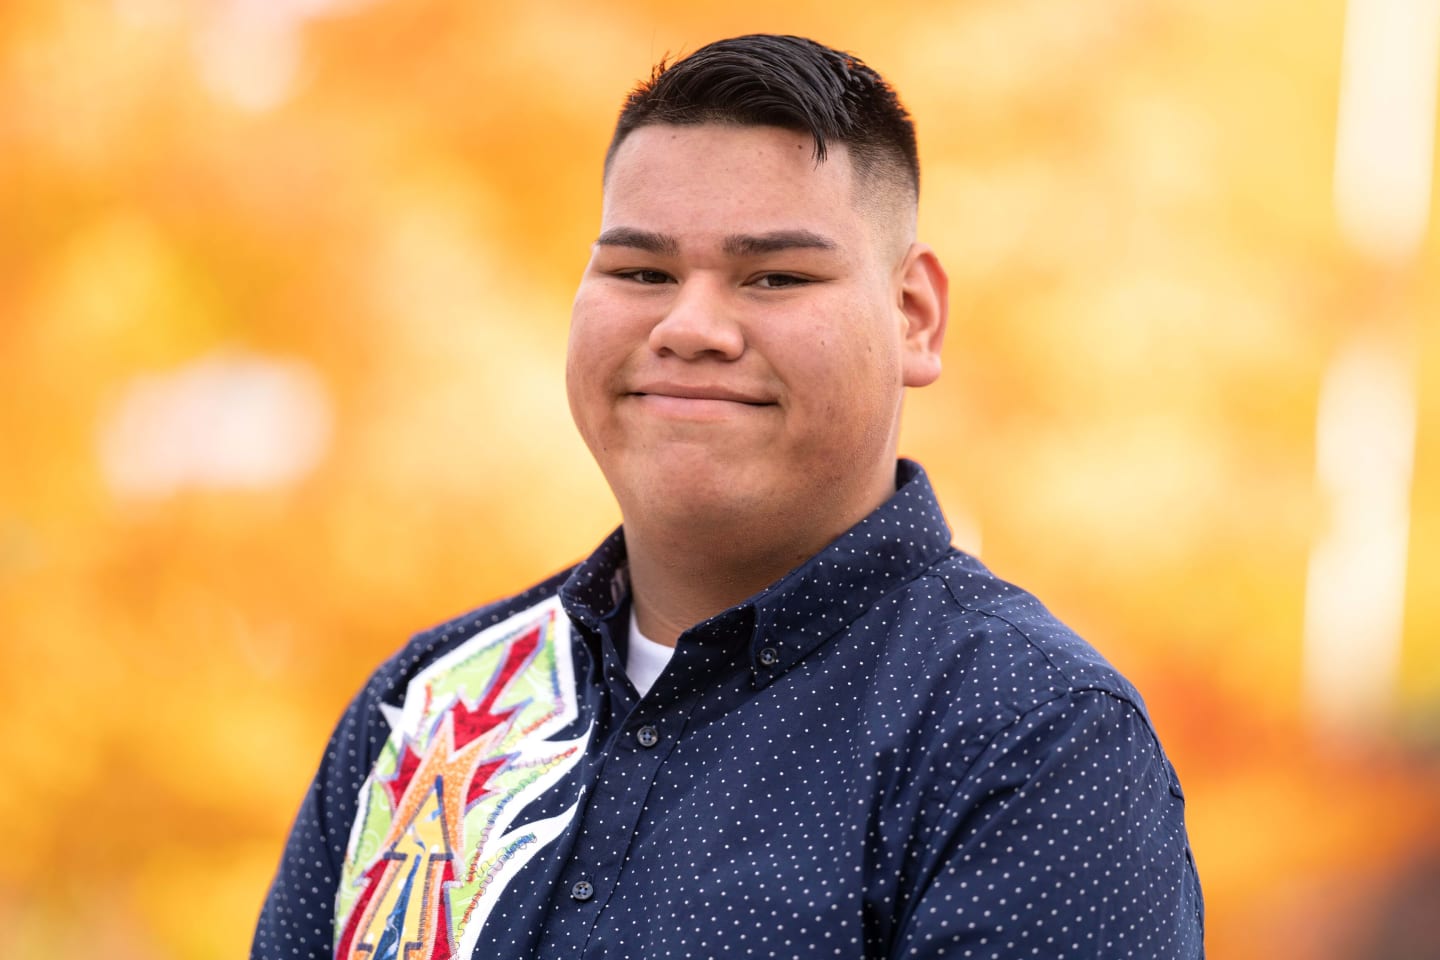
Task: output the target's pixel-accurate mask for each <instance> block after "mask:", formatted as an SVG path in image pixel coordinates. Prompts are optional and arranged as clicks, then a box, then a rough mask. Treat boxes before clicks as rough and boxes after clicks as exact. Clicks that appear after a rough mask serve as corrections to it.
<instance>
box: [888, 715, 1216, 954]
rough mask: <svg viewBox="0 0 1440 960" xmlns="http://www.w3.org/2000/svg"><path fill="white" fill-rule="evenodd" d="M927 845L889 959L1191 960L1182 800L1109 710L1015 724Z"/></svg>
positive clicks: (1195, 941) (1194, 887)
mask: <svg viewBox="0 0 1440 960" xmlns="http://www.w3.org/2000/svg"><path fill="white" fill-rule="evenodd" d="M930 839H931V841H932V842H931V844H930V845H929V846H928V851H929V855H928V856H927V857H925V858H924V859H925V860H926V861H928V862H927V869H926V874H925V876H926V877H927V879H926V880H925V881H924V882H923V883H922V885H921V887H920V890H919V893H918V894H917V895H916V896H915V897H914V898H913V899H912V900H911V901H910V902H909V904H908V909H906V911H905V917H904V919H903V921H902V926H901V936H900V938H899V940H898V941H897V943H896V944H895V949H894V950H893V952H892V957H894V958H895V960H901V958H940V957H954V958H968V960H1002V958H1004V960H1011V958H1021V957H1025V958H1029V957H1037V958H1053V960H1059V958H1066V960H1078V958H1096V960H1098V958H1106V960H1109V958H1122V957H1136V958H1167V960H1169V958H1176V960H1193V958H1202V957H1203V956H1204V946H1203V906H1202V900H1201V893H1200V884H1199V879H1198V877H1197V875H1196V872H1195V866H1194V861H1193V858H1192V856H1191V853H1190V845H1189V841H1188V839H1187V837H1186V833H1185V822H1184V797H1183V795H1182V793H1181V791H1180V785H1179V782H1178V780H1177V779H1176V778H1175V774H1174V770H1173V768H1172V767H1171V766H1170V763H1169V761H1168V760H1167V759H1166V758H1165V755H1164V753H1163V752H1162V751H1161V749H1160V745H1159V743H1158V741H1157V740H1156V739H1155V735H1154V733H1153V731H1152V730H1151V728H1150V725H1149V722H1148V720H1147V719H1146V718H1145V717H1144V715H1143V714H1141V713H1140V711H1139V710H1138V709H1137V708H1136V707H1135V706H1134V705H1133V704H1131V703H1129V702H1128V701H1126V700H1124V699H1122V698H1119V697H1116V696H1114V695H1112V694H1109V693H1106V692H1102V691H1095V690H1084V691H1078V692H1074V693H1070V694H1068V695H1066V696H1064V697H1061V698H1058V699H1056V700H1053V701H1050V702H1048V703H1046V704H1043V705H1041V706H1040V707H1037V708H1035V709H1034V710H1032V711H1030V712H1028V713H1026V714H1024V715H1022V716H1020V717H1019V718H1018V719H1017V720H1015V721H1014V722H1013V723H1011V724H1010V725H1009V726H1008V727H1006V728H1005V729H1003V730H1002V731H1001V732H1000V733H999V734H998V735H997V736H996V737H995V738H994V739H993V740H992V742H991V743H990V745H989V746H988V747H987V748H986V749H985V750H984V751H983V752H982V753H981V754H980V756H979V757H978V759H977V760H976V761H975V763H974V764H973V766H972V767H971V769H970V771H969V773H968V774H967V776H966V777H965V778H964V779H963V780H962V782H961V783H960V784H959V785H958V787H957V788H956V789H955V790H954V792H953V794H952V795H951V796H950V798H949V800H948V802H947V803H946V804H945V805H944V807H943V808H942V812H941V814H940V819H939V821H938V822H937V823H936V826H935V828H934V832H933V833H932V834H931V838H930Z"/></svg>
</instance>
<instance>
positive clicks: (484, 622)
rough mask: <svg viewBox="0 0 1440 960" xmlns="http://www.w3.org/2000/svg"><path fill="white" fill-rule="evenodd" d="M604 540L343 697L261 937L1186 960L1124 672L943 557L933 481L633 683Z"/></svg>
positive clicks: (1169, 771)
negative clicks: (571, 565) (649, 682)
mask: <svg viewBox="0 0 1440 960" xmlns="http://www.w3.org/2000/svg"><path fill="white" fill-rule="evenodd" d="M624 565H625V548H624V538H623V533H622V532H621V531H616V533H615V534H613V535H612V536H611V537H610V538H609V539H608V540H607V541H606V542H605V543H604V544H602V545H601V546H600V547H599V549H597V550H596V552H595V553H594V554H592V555H591V556H590V557H589V558H588V559H587V560H586V561H585V562H584V563H582V564H580V565H579V566H578V567H576V568H575V569H573V570H571V571H568V572H566V573H564V574H561V575H559V576H557V577H554V578H552V579H550V580H548V581H546V582H545V583H542V584H540V585H538V586H537V587H534V588H532V589H531V590H529V591H527V592H525V593H523V594H520V595H518V596H516V597H512V598H510V599H508V600H505V601H502V602H500V603H497V604H493V605H490V606H487V607H484V608H481V609H480V610H478V611H475V612H472V613H470V614H468V615H466V616H464V617H461V618H458V619H456V620H454V621H452V622H450V623H447V624H444V625H442V626H440V627H437V628H435V629H433V630H430V631H428V632H426V633H422V634H420V635H418V636H417V637H415V638H414V639H413V640H412V641H411V642H410V643H409V644H408V645H407V646H406V647H405V648H404V649H403V650H401V651H400V652H399V653H398V654H397V655H396V656H394V657H393V658H392V659H391V660H389V661H388V662H387V663H386V664H384V665H383V666H382V667H381V668H380V669H379V670H378V671H377V672H376V673H375V674H374V675H373V676H372V678H371V679H370V681H369V683H368V684H367V685H366V686H365V688H364V689H363V690H362V691H361V692H360V694H359V695H358V696H357V697H356V699H355V700H354V701H353V702H352V703H351V705H350V707H349V709H348V710H347V711H346V713H345V715H344V717H343V718H342V719H341V721H340V724H339V726H338V728H337V729H336V731H335V733H334V735H333V737H332V738H331V740H330V743H329V745H328V747H327V749H326V752H325V756H324V759H323V761H322V763H321V765H320V769H319V771H318V773H317V774H316V777H315V780H314V782H313V784H312V786H311V788H310V791H309V793H308V794H307V796H306V797H305V800H304V802H303V805H302V807H301V809H300V813H299V815H298V817H297V819H296V822H295V825H294V827H293V829H292V832H291V835H290V839H289V842H288V845H287V847H286V850H285V854H284V858H283V861H282V863H281V865H280V869H279V871H278V873H277V875H276V877H275V879H274V882H273V884H272V886H271V889H270V892H269V895H268V898H267V900H266V902H265V905H264V908H263V912H262V914H261V917H260V922H259V926H258V929H257V931H256V935H255V940H254V944H253V947H252V952H251V956H252V958H260V957H263V958H275V960H280V958H294V957H327V956H342V957H346V958H349V957H366V958H369V960H383V958H386V957H395V958H400V960H418V958H421V957H426V958H428V957H466V958H469V957H477V958H478V957H507V958H509V957H513V958H529V957H544V958H579V957H584V958H587V960H588V958H601V957H614V958H638V957H647V958H658V960H692V958H705V957H717V956H726V957H746V958H792V957H816V958H818V957H891V958H902V957H905V958H908V957H927V958H929V957H934V958H939V957H947V958H957V960H960V958H966V960H970V958H973V960H1001V958H1005V960H1010V958H1028V957H1043V958H1102V957H1103V958H1124V957H1134V958H1146V960H1154V958H1195V957H1202V956H1203V946H1202V924H1203V907H1202V901H1201V893H1200V886H1199V880H1198V878H1197V875H1196V872H1195V867H1194V863H1193V860H1192V857H1191V853H1190V847H1189V843H1188V840H1187V837H1186V831H1185V822H1184V798H1183V794H1182V792H1181V789H1180V784H1179V781H1178V780H1177V778H1176V775H1175V771H1174V769H1173V768H1172V766H1171V764H1170V762H1169V761H1168V760H1167V759H1166V756H1165V754H1164V752H1163V750H1162V749H1161V747H1160V743H1159V741H1158V740H1157V739H1156V735H1155V732H1154V730H1153V728H1152V726H1151V724H1150V721H1149V718H1148V716H1147V714H1146V711H1145V706H1144V704H1143V702H1142V701H1141V699H1140V696H1139V694H1138V693H1137V692H1136V691H1135V689H1134V688H1133V687H1132V686H1131V685H1130V683H1129V682H1128V681H1126V680H1125V679H1124V678H1123V677H1121V676H1120V675H1119V674H1118V673H1116V671H1115V670H1114V669H1113V668H1112V667H1111V666H1110V665H1109V664H1107V663H1106V662H1105V661H1104V660H1103V659H1102V658H1101V657H1100V655H1099V654H1098V653H1096V651H1095V650H1094V649H1093V648H1091V647H1090V646H1089V645H1087V644H1086V643H1085V642H1084V641H1082V640H1081V639H1080V638H1079V637H1077V636H1076V635H1075V634H1074V633H1073V632H1071V631H1070V630H1069V629H1067V628H1066V627H1065V626H1063V625H1062V624H1061V623H1059V622H1058V621H1057V620H1056V619H1055V618H1054V617H1053V616H1052V615H1051V614H1050V613H1049V612H1048V611H1047V610H1046V609H1045V608H1044V607H1043V606H1042V605H1041V604H1040V603H1039V602H1038V601H1037V600H1036V599H1035V598H1034V597H1032V596H1031V595H1030V594H1028V593H1025V592H1024V591H1022V590H1020V589H1018V588H1016V587H1014V586H1012V585H1010V584H1008V583H1005V582H1004V581H1002V580H999V579H998V578H996V577H995V576H993V575H992V574H991V573H990V572H989V571H988V570H986V569H985V568H984V567H983V566H982V565H981V564H980V563H979V562H978V561H977V560H975V559H974V558H972V557H970V556H968V555H966V554H964V553H961V552H959V551H957V550H955V549H954V548H952V547H951V546H950V533H949V530H948V528H947V527H946V525H945V521H944V519H943V517H942V516H941V513H940V509H939V506H938V504H937V503H936V501H935V498H934V494H933V493H932V491H931V488H930V485H929V482H928V481H927V479H926V477H925V474H924V472H923V470H921V469H920V467H919V466H918V465H916V464H913V463H910V462H908V461H901V462H900V465H899V473H898V489H897V492H896V493H895V495H894V496H893V497H892V498H891V499H890V500H889V501H888V502H887V503H885V504H884V505H882V506H881V507H880V508H879V509H877V510H876V511H875V512H874V513H873V514H871V515H870V516H869V517H867V518H866V519H865V520H863V521H862V522H861V523H859V524H857V525H856V526H855V527H854V528H852V529H851V530H849V531H848V532H847V533H846V534H844V535H843V536H842V537H841V538H840V539H838V540H837V541H835V542H834V543H833V544H831V545H830V546H829V547H828V548H826V549H825V550H824V551H823V552H821V553H820V554H818V555H817V556H815V557H814V558H812V559H811V560H810V561H809V562H808V563H806V564H805V565H803V566H801V567H799V568H797V569H796V570H794V571H792V572H791V573H790V574H789V575H787V576H786V577H785V578H784V579H782V580H780V581H778V582H777V583H775V584H773V585H772V586H770V587H769V588H767V589H766V590H764V591H762V592H761V593H759V594H757V595H756V596H754V597H752V598H750V599H749V600H748V601H746V602H745V603H743V604H740V605H738V606H736V607H733V608H731V609H729V610H726V611H724V612H723V613H721V614H718V615H717V616H715V617H713V618H711V619H710V620H707V621H705V622H704V623H701V624H698V625H696V626H695V627H693V628H691V629H690V630H689V631H687V632H686V633H685V634H684V635H683V636H681V638H680V640H679V643H678V645H677V648H676V652H675V655H674V657H673V658H672V659H671V661H670V663H669V664H668V665H667V667H666V668H665V670H664V672H663V673H662V674H661V675H660V677H659V678H658V679H657V680H656V681H655V684H654V686H653V687H652V688H651V689H650V690H649V692H648V693H646V694H645V695H644V696H643V697H641V696H639V695H638V694H637V693H636V691H635V688H634V687H633V685H632V684H631V683H630V681H629V680H628V679H627V678H626V675H625V670H624V663H625V652H626V651H625V644H626V642H627V634H628V624H629V600H628V596H627V592H626V587H625V576H624Z"/></svg>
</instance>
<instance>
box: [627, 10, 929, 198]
mask: <svg viewBox="0 0 1440 960" xmlns="http://www.w3.org/2000/svg"><path fill="white" fill-rule="evenodd" d="M700 123H728V124H733V125H736V126H768V127H781V128H784V129H786V130H793V131H796V132H798V133H808V134H809V135H810V136H811V137H812V138H813V139H814V141H815V152H814V156H815V162H816V163H817V164H818V163H821V162H823V161H824V160H825V155H826V151H827V148H828V147H829V145H830V144H831V143H843V144H844V145H845V146H846V147H847V148H848V149H849V151H850V162H851V163H852V164H853V166H854V168H855V172H856V173H857V174H858V175H859V176H860V177H861V178H866V179H869V178H877V177H878V178H879V179H881V180H882V181H888V182H889V183H890V184H891V185H892V186H894V187H904V188H906V191H907V192H908V193H909V194H910V196H911V198H912V199H913V198H915V197H918V196H919V192H920V162H919V159H918V157H917V155H916V150H915V127H914V125H913V124H912V123H911V121H910V114H909V113H907V112H906V110H905V107H904V106H902V105H901V103H900V98H899V97H897V96H896V95H895V91H894V90H893V89H892V88H891V87H890V85H889V84H888V83H886V82H885V79H884V78H883V77H881V76H880V74H878V73H876V72H875V71H874V70H872V69H870V68H869V67H867V66H866V65H865V64H864V63H862V62H861V61H860V59H859V58H858V57H855V56H852V55H851V54H848V53H842V52H841V51H839V50H832V49H831V48H829V47H826V46H823V45H821V44H818V43H816V42H815V41H814V40H807V39H805V38H804V37H792V36H779V35H774V34H758V33H757V34H750V35H749V36H744V37H735V38H732V39H729V40H718V41H716V42H715V43H711V44H708V45H706V46H703V47H701V48H700V49H699V50H696V51H695V52H694V53H692V54H690V55H689V56H688V57H685V58H683V59H681V60H677V61H675V62H673V63H667V62H666V60H661V61H660V63H658V64H657V65H656V66H655V69H654V70H653V71H652V72H651V74H650V79H649V80H647V81H645V82H643V83H641V84H640V85H639V86H638V87H636V88H635V90H634V91H633V92H632V93H631V94H630V96H629V97H628V98H627V99H626V101H625V106H624V107H623V108H622V109H621V111H620V119H619V120H618V121H617V122H616V124H615V135H614V136H613V137H611V139H610V148H609V149H608V150H607V151H606V153H605V171H606V173H607V174H608V173H609V170H610V163H611V161H612V160H613V159H614V157H615V151H616V150H618V149H619V148H620V144H621V143H623V142H624V141H625V138H626V137H628V136H629V135H630V134H631V133H633V132H634V131H635V130H637V129H639V128H640V127H645V126H650V125H653V124H677V125H686V124H700Z"/></svg>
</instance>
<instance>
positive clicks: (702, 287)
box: [650, 278, 745, 360]
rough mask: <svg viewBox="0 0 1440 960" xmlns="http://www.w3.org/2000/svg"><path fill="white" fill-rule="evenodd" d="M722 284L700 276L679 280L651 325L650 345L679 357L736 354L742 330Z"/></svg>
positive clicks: (742, 339)
mask: <svg viewBox="0 0 1440 960" xmlns="http://www.w3.org/2000/svg"><path fill="white" fill-rule="evenodd" d="M722 287H723V284H722V283H719V282H710V281H709V280H706V279H703V278H691V279H689V280H687V281H686V282H684V283H682V284H680V287H679V289H678V290H677V291H676V294H675V297H674V299H673V300H671V302H670V305H669V309H667V310H666V311H665V315H664V316H663V317H661V318H660V321H659V322H658V323H656V324H655V326H653V327H651V328H650V349H651V350H653V351H655V353H657V354H659V355H661V356H666V355H670V356H675V357H679V358H680V359H682V360H698V359H701V358H703V357H711V358H713V359H718V360H735V359H737V358H739V356H740V355H741V354H742V353H744V352H745V333H744V330H743V328H742V326H741V324H740V323H739V319H738V317H736V316H735V314H734V306H733V304H730V303H729V302H728V298H727V297H726V296H725V291H724V290H723V289H722Z"/></svg>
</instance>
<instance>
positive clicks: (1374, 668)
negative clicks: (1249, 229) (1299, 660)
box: [1304, 0, 1440, 732]
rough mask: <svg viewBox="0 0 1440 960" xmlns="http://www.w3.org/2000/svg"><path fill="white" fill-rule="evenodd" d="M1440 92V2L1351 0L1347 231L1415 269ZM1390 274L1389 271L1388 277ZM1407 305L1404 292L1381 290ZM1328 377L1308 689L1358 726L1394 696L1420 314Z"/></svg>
mask: <svg viewBox="0 0 1440 960" xmlns="http://www.w3.org/2000/svg"><path fill="white" fill-rule="evenodd" d="M1437 91H1440V0H1350V3H1349V5H1348V7H1347V9H1346V19H1345V51H1344V63H1343V65H1342V71H1341V89H1340V104H1339V110H1340V113H1339V118H1338V124H1337V133H1336V137H1337V140H1336V145H1335V208H1336V214H1337V217H1338V220H1339V224H1340V229H1341V231H1342V233H1343V235H1344V237H1345V240H1346V241H1347V242H1348V243H1349V244H1350V246H1351V247H1352V248H1353V249H1355V250H1356V251H1357V252H1359V253H1361V254H1364V255H1365V256H1368V257H1370V258H1372V259H1374V260H1375V261H1377V265H1378V266H1380V267H1381V268H1382V269H1383V271H1384V273H1385V274H1386V275H1387V276H1389V277H1392V278H1393V277H1394V276H1395V275H1396V273H1397V272H1398V274H1399V276H1401V277H1403V276H1404V275H1405V268H1406V267H1408V266H1410V265H1411V264H1412V263H1413V262H1414V261H1415V258H1416V256H1417V254H1418V253H1419V251H1420V248H1421V246H1422V244H1423V243H1424V241H1425V236H1426V231H1427V230H1428V227H1429V213H1430V191H1431V171H1432V168H1433V165H1434V160H1435V107H1436V97H1437ZM1378 282H1380V283H1384V282H1386V281H1385V280H1383V279H1382V280H1379V281H1378ZM1378 299H1380V300H1381V303H1379V304H1376V305H1374V307H1375V308H1378V309H1380V310H1382V311H1383V309H1384V303H1385V302H1386V301H1388V302H1390V303H1393V304H1396V307H1395V308H1394V309H1399V310H1404V309H1405V307H1404V298H1403V296H1402V297H1401V298H1399V299H1398V300H1394V299H1391V298H1388V297H1384V298H1378ZM1367 319H1368V320H1369V326H1370V332H1368V333H1362V334H1357V335H1356V336H1354V337H1353V338H1352V339H1351V340H1349V341H1348V342H1346V343H1344V344H1342V346H1341V348H1340V350H1339V351H1338V353H1337V355H1336V356H1335V358H1334V359H1333V360H1332V361H1331V364H1330V368H1329V369H1328V370H1327V371H1326V374H1325V379H1324V383H1323V384H1322V386H1321V392H1320V404H1319V411H1318V414H1317V418H1316V424H1315V440H1316V485H1317V488H1318V492H1319V494H1320V498H1321V501H1322V504H1323V506H1324V508H1325V509H1326V511H1327V513H1326V521H1327V523H1326V526H1325V527H1324V529H1323V530H1322V531H1321V533H1320V534H1319V536H1317V538H1316V541H1315V544H1314V546H1313V548H1312V549H1311V553H1310V569H1309V577H1308V580H1307V583H1306V593H1305V653H1304V671H1305V674H1304V683H1305V695H1306V700H1307V703H1308V704H1309V707H1310V711H1311V714H1312V716H1314V717H1315V719H1316V720H1317V721H1318V722H1320V723H1321V724H1322V725H1324V726H1327V727H1331V728H1339V729H1350V730H1355V731H1357V732H1359V731H1363V730H1365V729H1372V728H1373V727H1375V726H1376V725H1378V724H1380V723H1382V722H1383V721H1384V719H1385V718H1386V716H1387V715H1388V714H1389V712H1390V707H1391V704H1392V703H1393V701H1394V695H1395V688H1396V676H1397V672H1398V669H1399V664H1400V651H1401V639H1402V636H1403V633H1404V610H1405V571H1406V563H1407V553H1408V548H1409V537H1410V487H1411V483H1412V479H1413V476H1414V458H1415V430H1416V418H1417V411H1416V403H1417V398H1416V385H1415V363H1414V359H1413V353H1414V349H1413V337H1412V332H1413V320H1412V318H1411V317H1408V316H1404V315H1398V316H1387V315H1385V314H1384V313H1383V312H1382V313H1381V315H1380V316H1378V317H1373V318H1367Z"/></svg>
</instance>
